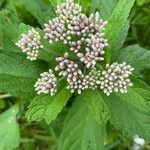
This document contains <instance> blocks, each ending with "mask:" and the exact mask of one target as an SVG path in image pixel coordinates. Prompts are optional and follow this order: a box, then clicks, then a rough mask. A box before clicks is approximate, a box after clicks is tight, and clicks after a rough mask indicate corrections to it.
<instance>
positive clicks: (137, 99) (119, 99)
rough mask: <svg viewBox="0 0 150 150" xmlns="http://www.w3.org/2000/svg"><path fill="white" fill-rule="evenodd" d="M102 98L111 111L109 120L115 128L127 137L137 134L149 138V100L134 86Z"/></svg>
mask: <svg viewBox="0 0 150 150" xmlns="http://www.w3.org/2000/svg"><path fill="white" fill-rule="evenodd" d="M136 88H139V87H136ZM103 98H104V99H105V101H106V103H107V105H108V107H109V110H110V112H111V117H110V120H111V122H112V124H113V125H114V126H115V127H116V128H117V129H119V130H120V131H121V132H123V134H124V135H127V136H129V137H133V136H134V135H139V136H141V137H143V138H144V139H150V132H149V128H150V121H149V120H150V102H149V101H147V99H145V97H143V95H142V94H141V93H139V92H137V91H136V90H135V87H134V88H132V91H131V89H129V90H128V93H127V94H122V95H121V94H119V93H117V94H112V95H111V96H109V97H107V96H103Z"/></svg>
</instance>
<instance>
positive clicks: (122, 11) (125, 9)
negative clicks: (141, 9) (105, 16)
mask: <svg viewBox="0 0 150 150" xmlns="http://www.w3.org/2000/svg"><path fill="white" fill-rule="evenodd" d="M134 2H135V0H120V1H119V2H118V4H117V6H116V8H115V9H114V11H113V13H112V15H111V17H110V19H109V21H108V25H107V26H106V31H105V33H106V37H107V39H108V42H109V43H111V41H112V40H114V39H115V38H116V37H117V36H118V34H119V32H121V29H122V28H123V27H124V25H125V23H126V21H127V18H128V16H129V13H130V10H131V8H132V6H133V4H134ZM106 60H107V62H108V63H110V60H111V51H110V47H108V49H107V52H106Z"/></svg>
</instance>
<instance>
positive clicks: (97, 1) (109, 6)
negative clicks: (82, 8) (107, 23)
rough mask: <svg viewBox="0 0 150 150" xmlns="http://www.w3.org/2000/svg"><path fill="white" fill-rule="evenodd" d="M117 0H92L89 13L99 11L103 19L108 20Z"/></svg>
mask: <svg viewBox="0 0 150 150" xmlns="http://www.w3.org/2000/svg"><path fill="white" fill-rule="evenodd" d="M116 4H117V0H92V3H91V10H90V12H91V13H94V12H95V11H99V12H100V15H101V17H102V18H103V19H104V20H108V19H109V17H110V16H111V14H112V11H113V10H114V8H115V7H116Z"/></svg>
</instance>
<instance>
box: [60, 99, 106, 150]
mask: <svg viewBox="0 0 150 150" xmlns="http://www.w3.org/2000/svg"><path fill="white" fill-rule="evenodd" d="M104 140H105V128H104V127H102V126H100V125H99V124H98V122H97V121H96V120H94V119H93V117H92V115H91V112H90V111H89V110H88V108H87V106H86V104H85V102H84V101H83V99H82V96H79V97H78V98H77V99H76V100H75V104H74V105H73V106H72V108H71V110H70V112H69V113H68V116H67V117H66V120H65V122H64V127H63V131H62V135H61V137H60V139H59V143H58V150H103V149H104Z"/></svg>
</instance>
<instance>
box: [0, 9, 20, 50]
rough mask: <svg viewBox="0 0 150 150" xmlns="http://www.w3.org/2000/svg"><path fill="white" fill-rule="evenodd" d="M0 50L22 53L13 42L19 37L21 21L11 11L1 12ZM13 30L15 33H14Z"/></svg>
mask: <svg viewBox="0 0 150 150" xmlns="http://www.w3.org/2000/svg"><path fill="white" fill-rule="evenodd" d="M0 18H1V19H0V29H1V30H0V37H1V38H0V49H4V50H6V51H13V52H20V50H19V48H17V47H16V46H15V44H14V42H13V39H15V38H17V35H18V29H17V28H18V26H17V24H18V22H19V19H18V18H17V17H16V16H15V14H14V13H13V12H12V11H10V10H2V11H1V12H0ZM12 29H13V31H12Z"/></svg>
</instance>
